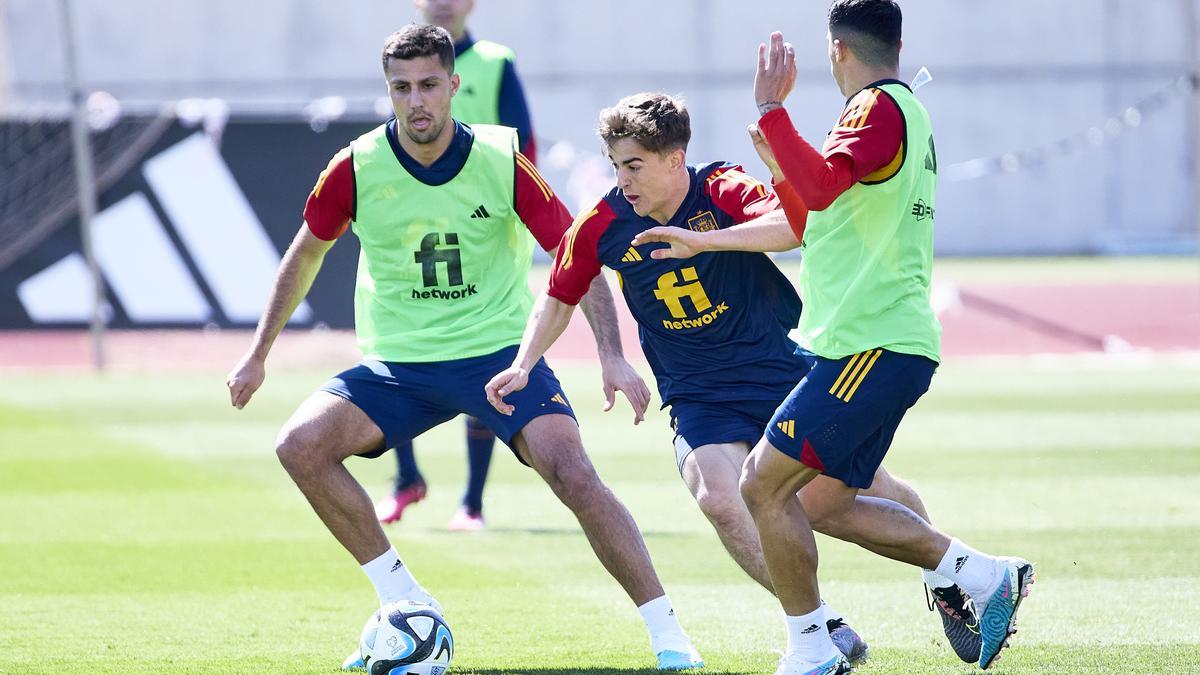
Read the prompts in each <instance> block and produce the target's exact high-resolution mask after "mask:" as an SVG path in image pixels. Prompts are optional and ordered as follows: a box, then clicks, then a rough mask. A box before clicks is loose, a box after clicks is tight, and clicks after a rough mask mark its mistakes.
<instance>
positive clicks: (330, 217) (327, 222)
mask: <svg viewBox="0 0 1200 675" xmlns="http://www.w3.org/2000/svg"><path fill="white" fill-rule="evenodd" d="M351 220H354V162H353V161H352V160H351V157H350V148H349V147H345V148H342V149H341V150H339V151H338V153H337V154H336V155H334V156H333V159H331V160H329V165H328V166H326V167H325V170H324V171H322V172H321V175H320V176H319V177H318V178H317V184H316V185H314V186H313V189H312V192H310V193H309V195H308V201H307V202H306V203H305V204H304V222H306V223H308V229H309V231H310V232H312V233H313V236H315V237H317V238H318V239H323V240H325V241H333V240H334V239H337V238H338V237H340V236H342V234H343V233H344V232H345V231H346V228H347V227H349V226H350V221H351Z"/></svg>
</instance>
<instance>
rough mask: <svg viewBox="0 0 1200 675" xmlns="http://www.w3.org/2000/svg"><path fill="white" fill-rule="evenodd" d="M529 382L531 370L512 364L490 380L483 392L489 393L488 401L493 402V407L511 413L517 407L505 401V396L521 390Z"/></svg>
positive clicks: (502, 412)
mask: <svg viewBox="0 0 1200 675" xmlns="http://www.w3.org/2000/svg"><path fill="white" fill-rule="evenodd" d="M527 384H529V372H528V371H526V370H525V369H524V368H519V367H517V366H511V367H509V368H508V369H507V370H502V371H500V372H499V373H497V374H496V376H495V377H493V378H492V379H491V380H489V381H488V383H487V384H485V385H484V386H483V392H484V393H485V394H486V395H487V400H488V403H491V404H492V407H493V408H495V409H496V410H497V411H499V412H500V413H501V414H504V415H511V414H513V411H514V410H516V408H514V407H513V406H511V405H509V404H507V403H505V402H504V397H505V396H508V395H509V394H511V393H513V392H514V391H521V390H522V389H524V388H525V385H527Z"/></svg>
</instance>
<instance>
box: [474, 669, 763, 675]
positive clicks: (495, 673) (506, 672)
mask: <svg viewBox="0 0 1200 675" xmlns="http://www.w3.org/2000/svg"><path fill="white" fill-rule="evenodd" d="M452 672H453V673H454V675H658V674H659V673H661V672H662V671H660V670H657V669H655V668H472V669H469V670H462V669H458V668H455V669H453V671H452ZM695 672H697V673H704V675H742V674H745V673H750V672H753V671H749V670H712V669H709V668H705V669H704V670H698V671H695Z"/></svg>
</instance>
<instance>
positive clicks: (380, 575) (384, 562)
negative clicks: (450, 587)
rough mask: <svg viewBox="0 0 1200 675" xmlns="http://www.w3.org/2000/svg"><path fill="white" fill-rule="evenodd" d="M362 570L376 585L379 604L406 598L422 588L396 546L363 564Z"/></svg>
mask: <svg viewBox="0 0 1200 675" xmlns="http://www.w3.org/2000/svg"><path fill="white" fill-rule="evenodd" d="M362 570H363V572H364V573H365V574H366V575H367V578H368V579H370V580H371V585H373V586H374V587H375V593H376V594H377V595H379V604H381V605H386V604H388V603H389V602H396V601H398V600H405V599H407V598H408V597H409V596H410V595H411V594H412V591H414V590H415V589H417V588H420V585H419V584H417V580H416V579H414V578H413V575H412V574H410V573H409V571H408V567H406V566H405V565H404V563H403V562H401V561H400V554H399V553H396V547H394V546H393V547H392V548H389V549H388V550H387V552H385V553H384V554H383V555H381V556H379V557H378V558H376V559H374V560H372V561H371V562H369V563H367V564H365V565H363V566H362Z"/></svg>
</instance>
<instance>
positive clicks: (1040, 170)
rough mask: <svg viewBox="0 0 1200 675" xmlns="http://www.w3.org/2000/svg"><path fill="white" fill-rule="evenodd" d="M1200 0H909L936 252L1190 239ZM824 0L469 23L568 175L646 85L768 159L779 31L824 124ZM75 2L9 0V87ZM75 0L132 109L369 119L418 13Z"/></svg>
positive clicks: (1088, 248)
mask: <svg viewBox="0 0 1200 675" xmlns="http://www.w3.org/2000/svg"><path fill="white" fill-rule="evenodd" d="M1192 1H1193V0H1178V1H1166V0H1164V1H1163V2H1150V3H1147V2H1142V1H1140V0H1095V1H1087V2H1084V1H1083V0H1075V1H1072V2H1058V3H1046V2H1042V1H1039V0H981V1H979V2H971V3H964V2H961V1H956V0H921V1H916V0H913V1H910V2H907V3H905V11H906V40H905V45H906V46H905V52H904V59H903V75H904V77H906V78H911V77H912V76H913V75H914V74H915V72H916V71H917V69H918V67H919V66H921V65H927V66H928V67H929V68H930V70H931V71H932V73H933V75H934V82H933V83H932V84H930V85H928V86H927V87H925V88H924V89H922V90H921V92H920V95H921V97H922V99H923V100H924V101H925V102H926V104H927V106H928V107H929V109H930V111H931V113H932V115H933V118H934V121H935V126H936V129H937V134H938V150H939V154H940V165H941V166H942V167H944V169H943V175H942V185H941V190H940V194H939V197H940V198H939V204H938V216H939V218H938V232H937V248H938V251H939V252H940V253H941V254H984V255H999V254H1072V253H1074V254H1079V253H1143V252H1177V253H1184V252H1190V251H1193V250H1194V247H1195V229H1194V227H1193V225H1192V222H1193V214H1192V213H1191V210H1192V209H1191V207H1190V203H1191V200H1190V199H1189V198H1188V196H1189V195H1190V194H1191V191H1192V184H1193V180H1192V176H1191V173H1192V168H1191V167H1192V164H1193V162H1192V148H1191V147H1190V144H1189V143H1187V142H1186V140H1185V139H1186V134H1185V133H1184V131H1185V129H1186V128H1187V122H1188V115H1189V97H1188V94H1189V92H1190V87H1191V84H1190V81H1188V82H1187V83H1182V84H1181V83H1180V82H1179V78H1180V77H1181V76H1183V75H1185V74H1186V73H1187V72H1188V69H1189V55H1188V54H1187V53H1186V51H1187V39H1186V38H1187V28H1188V27H1187V25H1186V22H1185V21H1182V20H1181V18H1182V16H1183V8H1185V6H1186V3H1189V2H1192ZM824 5H825V3H824V2H803V3H800V2H791V3H783V2H778V3H756V4H754V5H752V6H750V5H747V4H745V3H724V2H715V1H713V0H664V1H662V2H654V3H647V2H641V1H638V0H611V1H606V2H580V1H575V2H560V1H558V0H503V1H501V0H480V2H479V3H478V8H477V10H476V13H475V15H474V16H473V18H472V20H471V22H470V23H471V26H472V27H473V28H474V29H475V31H476V33H477V35H479V36H482V37H487V38H489V39H494V40H498V41H500V42H504V43H506V44H509V45H511V46H513V47H514V48H515V49H516V50H517V52H518V54H519V59H520V61H519V70H520V72H521V74H522V76H523V77H524V80H525V83H526V88H527V93H528V95H529V98H530V101H531V105H532V109H533V114H534V123H535V127H536V128H537V130H538V135H539V136H540V138H541V144H540V147H541V148H542V152H543V158H544V159H543V162H542V163H543V165H544V166H545V167H546V170H547V174H548V177H549V179H550V180H551V182H552V183H553V184H554V185H556V186H558V187H559V188H560V191H564V188H565V186H566V185H567V184H568V181H569V180H570V178H571V176H570V174H569V168H570V167H578V166H579V165H581V164H585V163H586V162H585V161H584V159H585V158H590V159H587V160H586V161H590V162H593V163H594V161H595V160H594V155H595V149H596V148H597V142H596V141H595V139H594V136H593V134H592V127H593V126H594V120H595V116H596V111H597V110H598V109H599V108H601V107H602V106H604V105H607V104H610V103H611V102H613V101H614V100H616V99H617V98H619V97H620V96H622V95H625V94H628V93H632V92H634V91H638V90H645V89H662V90H666V91H668V92H671V93H675V94H680V95H682V96H683V97H684V98H686V99H687V100H688V102H689V104H690V106H691V108H692V112H693V119H694V126H695V134H694V141H693V144H692V148H691V154H692V157H693V158H694V159H696V160H706V159H712V158H725V159H732V160H735V161H741V162H743V163H745V164H746V165H747V167H748V168H750V170H751V171H752V173H755V174H757V175H759V176H760V177H762V176H763V175H764V172H763V170H762V169H761V167H759V165H758V163H757V160H756V159H755V158H754V155H753V151H752V149H751V147H750V145H749V143H748V142H747V141H746V139H745V132H744V127H745V125H746V124H747V123H748V122H750V121H753V118H754V110H753V106H752V102H751V100H750V93H749V88H750V80H751V77H752V68H753V63H754V49H755V46H756V45H757V43H758V42H759V41H760V40H762V39H763V37H764V36H765V35H766V34H767V33H768V32H769V31H770V30H773V29H783V30H784V31H785V33H786V35H787V36H788V37H789V38H790V39H791V40H793V41H794V42H795V44H796V46H797V50H798V55H799V62H800V65H801V72H800V78H799V82H798V84H797V88H796V91H795V92H794V93H793V95H792V97H791V99H790V100H789V107H790V108H791V110H792V112H793V117H794V119H796V121H797V124H798V126H799V127H800V129H801V131H802V132H803V133H804V134H805V135H806V136H807V137H809V138H811V139H819V138H821V137H822V136H823V134H824V133H825V131H826V130H827V128H828V126H829V124H830V123H831V121H832V120H833V118H834V116H835V115H836V112H837V110H838V108H839V106H840V104H841V97H840V95H839V94H838V92H837V91H836V90H835V88H834V86H833V84H832V81H831V79H830V77H829V74H828V67H827V65H826V61H825V58H826V57H825V44H824V28H823V26H824V16H823V14H824ZM58 6H59V5H58V3H51V2H43V1H41V0H7V2H4V3H3V4H0V11H2V12H3V15H4V16H3V19H2V25H5V26H7V27H8V36H7V38H8V40H9V42H10V43H11V45H10V47H11V50H10V51H11V55H12V63H11V86H10V89H11V93H12V97H11V100H10V103H11V106H10V107H13V108H16V107H29V106H35V105H38V104H41V103H46V102H53V101H56V100H61V97H62V85H61V81H62V70H63V69H62V65H63V64H62V56H61V53H60V45H59V43H58V40H57V36H58V30H59V29H58V26H59V21H58V18H57V15H56V12H57V11H58ZM76 6H77V11H78V12H79V13H80V16H79V20H78V22H77V25H80V26H86V29H84V30H83V31H82V34H81V36H80V37H79V43H80V45H81V51H82V52H83V53H84V54H85V55H86V58H84V59H82V73H81V74H82V77H83V79H84V81H85V82H86V83H88V85H89V86H91V87H93V88H98V89H103V90H106V91H109V92H111V93H113V94H114V95H115V96H116V97H117V98H118V99H120V100H121V101H122V102H123V104H124V105H125V109H126V110H149V109H157V107H158V106H160V105H161V103H162V102H163V101H169V100H176V99H179V98H183V97H201V98H209V97H216V98H221V99H224V100H225V101H227V102H228V103H229V105H230V107H231V109H232V110H233V112H234V113H235V114H238V113H241V114H259V115H265V116H269V117H282V118H291V119H295V118H296V117H298V116H301V115H302V114H303V113H302V110H303V109H304V108H305V107H306V106H307V105H308V104H309V102H311V101H312V100H314V99H316V98H319V97H325V96H339V97H342V98H343V99H344V100H345V102H346V104H347V115H348V116H349V117H351V118H357V119H372V118H373V115H374V110H375V107H374V105H375V101H376V99H377V97H378V96H379V94H380V93H381V90H382V87H381V82H380V80H379V73H378V67H379V66H378V51H379V46H380V44H381V43H382V40H383V37H384V36H386V34H387V33H389V32H390V31H391V30H393V29H394V28H395V27H397V26H398V25H400V24H402V23H404V22H406V21H409V20H411V19H412V18H413V16H414V15H413V12H412V11H411V6H410V5H409V3H407V2H403V1H402V0H392V1H388V2H384V1H383V0H356V2H352V3H341V2H329V1H321V0H259V1H257V2H254V3H246V2H243V1H242V0H209V1H207V2H176V3H161V2H155V1H154V0H106V2H104V3H93V2H77V3H76ZM748 8H749V9H748ZM1147 36H1152V38H1151V37H1147ZM555 144H560V145H558V148H557V150H556V151H552V150H554V148H553V146H554V145H555ZM976 160H979V161H976ZM601 166H602V165H601ZM596 169H597V167H593V168H592V171H593V173H596ZM584 184H585V185H586V184H587V181H584ZM579 191H580V192H587V189H585V188H579Z"/></svg>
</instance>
